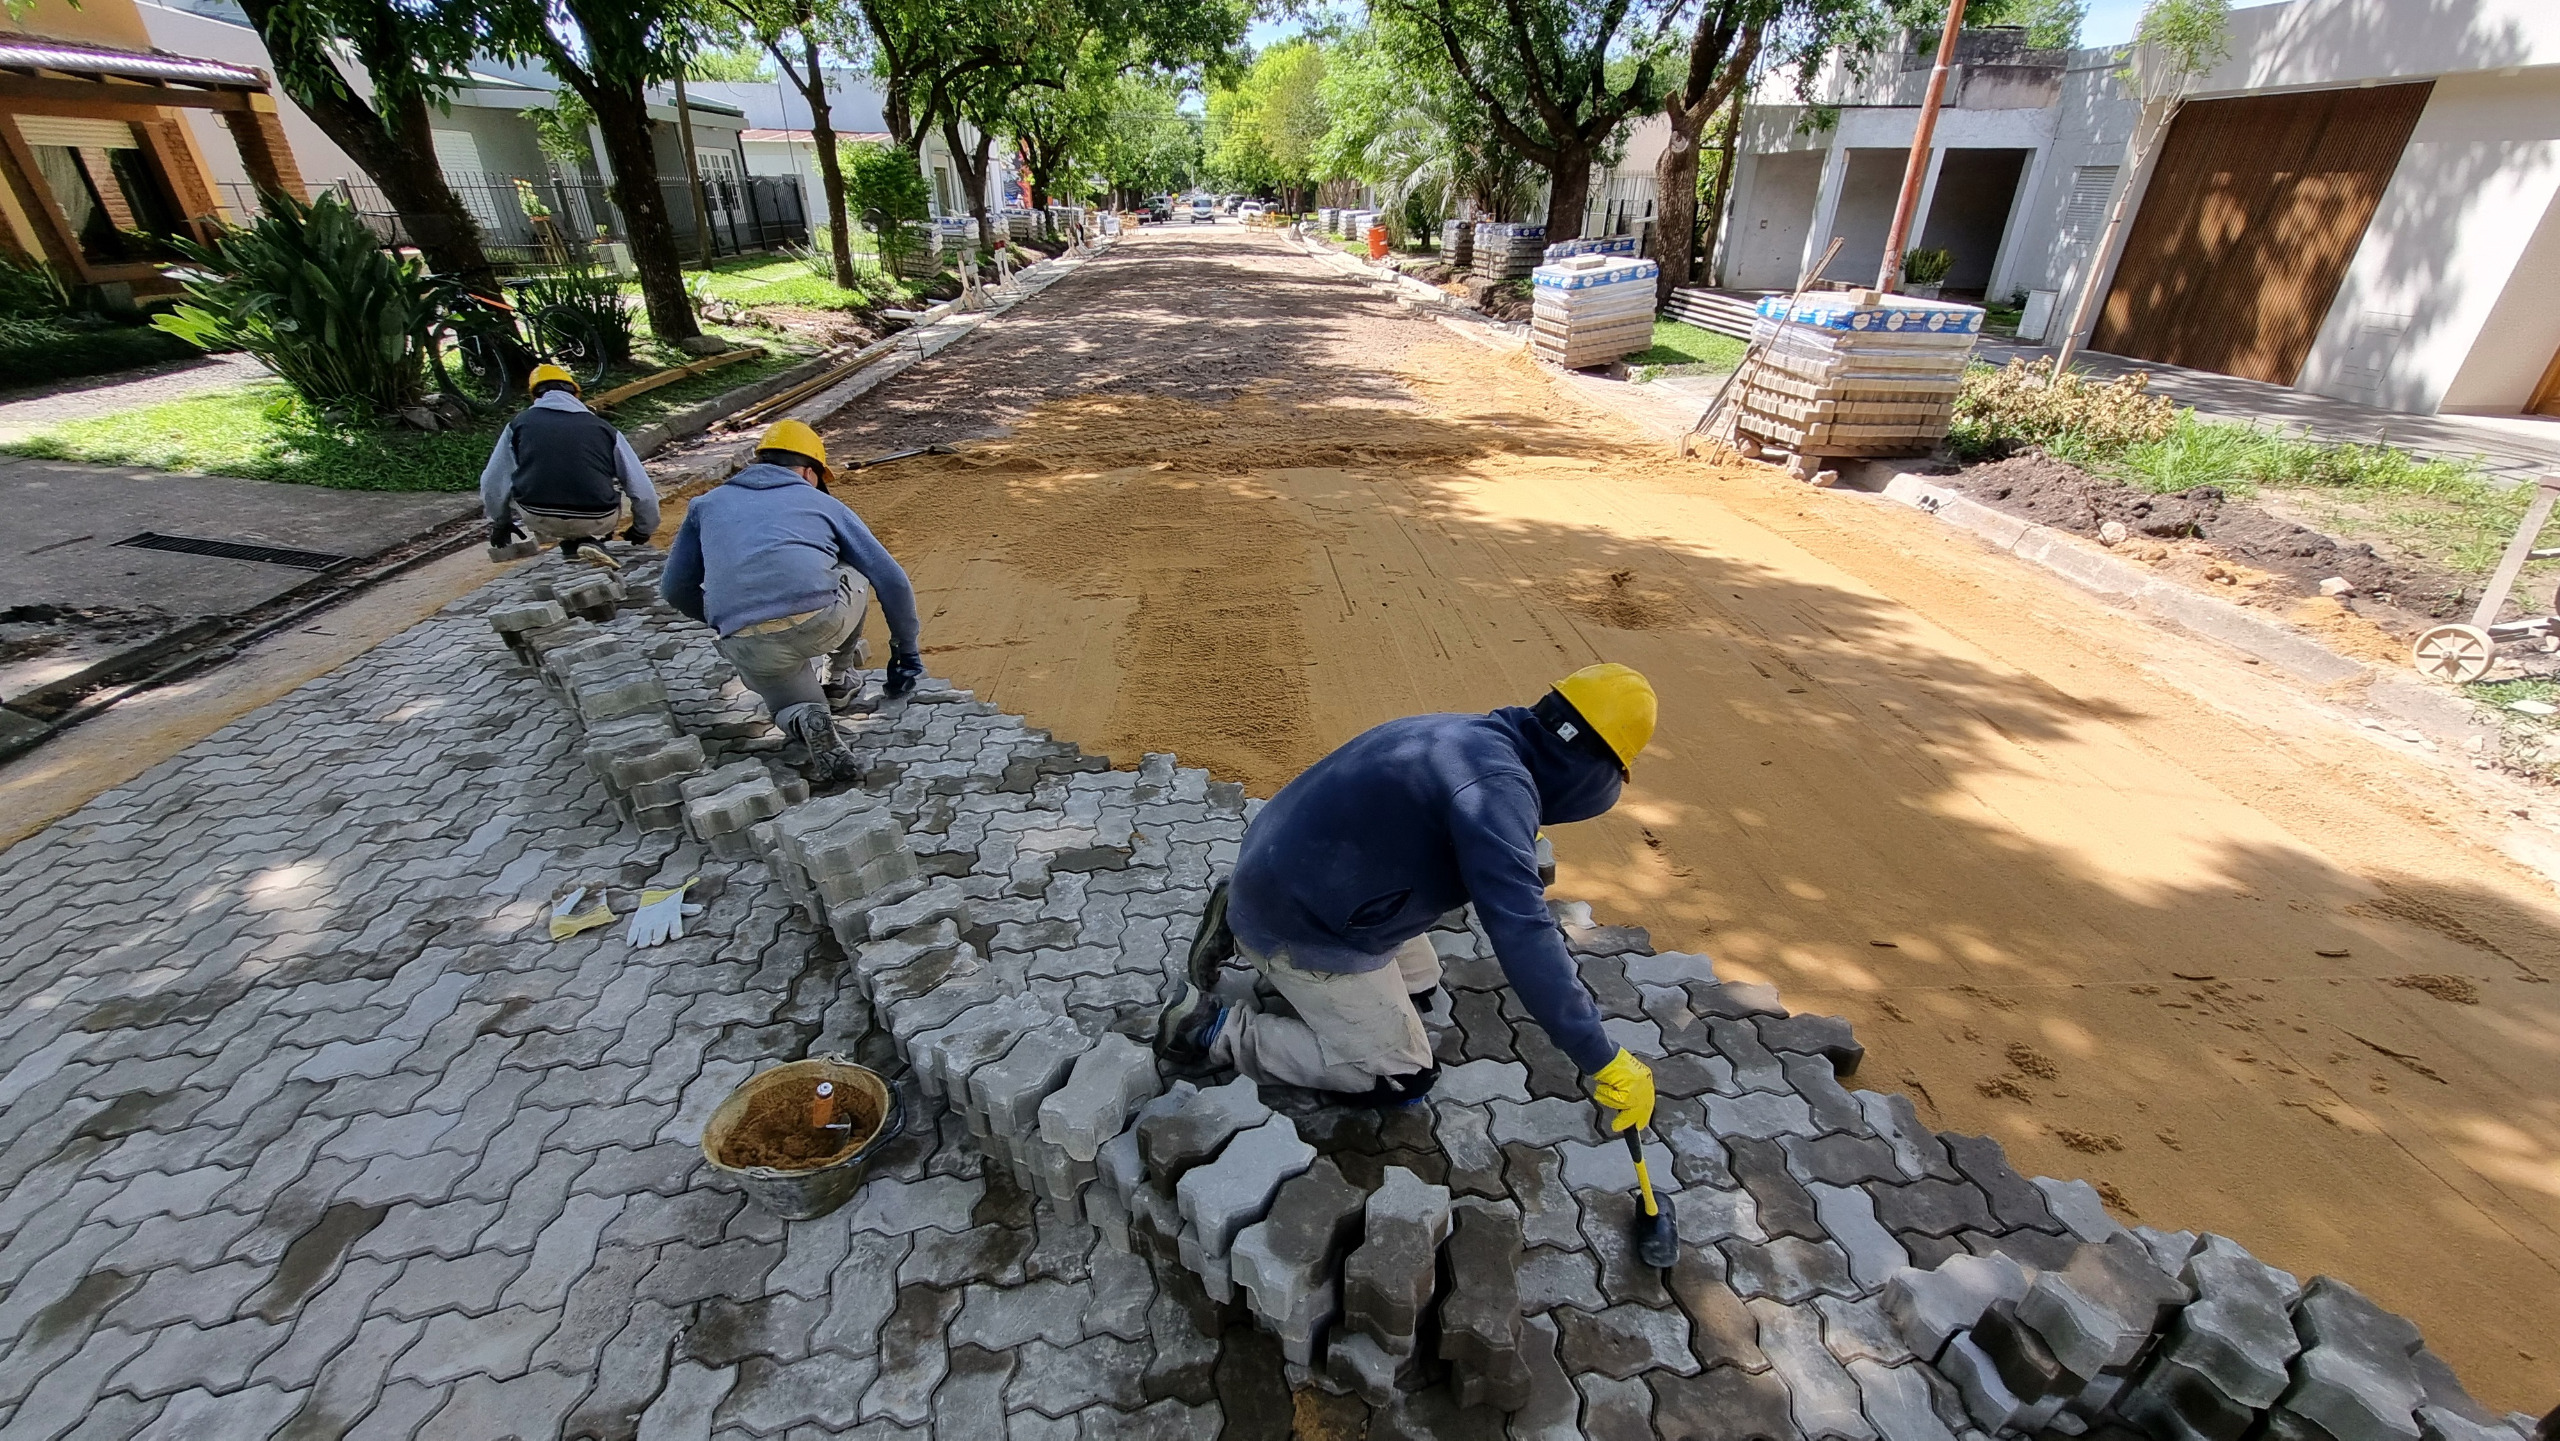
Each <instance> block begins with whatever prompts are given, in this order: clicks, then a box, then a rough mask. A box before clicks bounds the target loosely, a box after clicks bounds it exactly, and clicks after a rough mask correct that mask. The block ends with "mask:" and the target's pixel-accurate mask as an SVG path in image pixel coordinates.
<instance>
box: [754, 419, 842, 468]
mask: <svg viewBox="0 0 2560 1441" xmlns="http://www.w3.org/2000/svg"><path fill="white" fill-rule="evenodd" d="M756 449H758V450H787V451H789V452H791V453H792V454H793V455H805V456H807V457H809V458H810V459H811V460H814V461H816V462H817V463H818V474H819V475H820V476H821V477H823V478H825V479H827V480H833V479H835V472H834V471H832V470H829V469H827V443H826V442H825V441H823V440H820V439H819V438H818V432H816V431H814V430H811V429H810V428H809V423H808V422H807V421H805V420H777V421H775V422H774V423H773V424H772V425H771V426H769V427H767V428H766V430H765V433H764V436H763V438H761V439H759V440H758V441H757V442H756Z"/></svg>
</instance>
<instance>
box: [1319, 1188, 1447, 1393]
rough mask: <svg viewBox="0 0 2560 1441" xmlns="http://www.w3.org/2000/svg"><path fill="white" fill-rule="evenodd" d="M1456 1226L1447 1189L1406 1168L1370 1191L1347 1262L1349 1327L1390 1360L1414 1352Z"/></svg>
mask: <svg viewBox="0 0 2560 1441" xmlns="http://www.w3.org/2000/svg"><path fill="white" fill-rule="evenodd" d="M1449 1224H1450V1214H1449V1192H1448V1190H1447V1188H1445V1187H1441V1186H1433V1185H1427V1184H1425V1183H1424V1182H1423V1181H1422V1179H1421V1178H1420V1177H1418V1176H1416V1175H1414V1174H1413V1172H1411V1171H1409V1170H1406V1169H1405V1168H1404V1167H1402V1166H1390V1167H1388V1168H1387V1170H1386V1176H1385V1179H1384V1181H1383V1182H1382V1183H1381V1184H1380V1186H1379V1187H1378V1189H1377V1190H1375V1191H1372V1192H1370V1193H1369V1200H1368V1205H1367V1208H1366V1211H1365V1215H1364V1219H1363V1221H1362V1226H1361V1240H1360V1244H1359V1246H1358V1247H1357V1248H1356V1249H1354V1250H1353V1251H1352V1252H1351V1254H1350V1256H1348V1257H1347V1258H1346V1259H1345V1260H1344V1261H1343V1263H1342V1301H1343V1325H1344V1326H1345V1328H1347V1329H1349V1330H1354V1331H1358V1332H1360V1333H1361V1334H1364V1335H1366V1336H1368V1337H1369V1338H1370V1339H1371V1340H1373V1341H1376V1342H1377V1343H1378V1345H1379V1346H1380V1347H1382V1348H1383V1349H1385V1350H1386V1351H1387V1352H1388V1353H1389V1354H1390V1355H1393V1356H1397V1357H1403V1356H1409V1355H1411V1354H1412V1353H1413V1347H1414V1340H1415V1330H1416V1328H1417V1326H1418V1325H1419V1324H1420V1322H1421V1319H1422V1312H1423V1308H1424V1307H1425V1306H1426V1305H1427V1304H1429V1302H1430V1299H1431V1292H1432V1286H1433V1280H1434V1277H1433V1270H1434V1266H1435V1264H1436V1261H1437V1258H1438V1255H1439V1250H1440V1244H1441V1242H1443V1241H1445V1240H1447V1239H1448V1236H1449Z"/></svg>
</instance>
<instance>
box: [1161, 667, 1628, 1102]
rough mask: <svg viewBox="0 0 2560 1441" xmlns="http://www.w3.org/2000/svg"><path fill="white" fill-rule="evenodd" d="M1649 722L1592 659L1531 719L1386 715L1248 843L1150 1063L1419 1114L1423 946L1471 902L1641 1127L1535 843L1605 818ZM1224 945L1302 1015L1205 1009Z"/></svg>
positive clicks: (1616, 670)
mask: <svg viewBox="0 0 2560 1441" xmlns="http://www.w3.org/2000/svg"><path fill="white" fill-rule="evenodd" d="M1653 723H1654V695H1653V687H1652V686H1651V685H1650V684H1649V683H1648V682H1647V681H1646V680H1645V678H1644V677H1643V676H1641V675H1638V674H1637V673H1636V672H1634V671H1632V670H1630V669H1628V668H1627V667H1625V666H1622V665H1595V666H1587V667H1585V668H1583V669H1581V670H1578V671H1575V672H1574V673H1573V674H1572V675H1569V676H1566V677H1565V678H1564V679H1563V680H1560V681H1558V682H1556V684H1555V687H1554V688H1553V689H1552V690H1550V691H1548V692H1547V694H1546V695H1545V696H1544V697H1543V698H1542V699H1540V700H1539V702H1538V703H1537V704H1536V705H1534V706H1529V707H1526V708H1523V707H1519V706H1506V707H1504V708H1503V709H1501V710H1497V711H1495V712H1493V713H1492V714H1490V715H1424V716H1410V717H1407V718H1405V719H1403V720H1395V721H1389V722H1387V723H1386V724H1385V725H1382V726H1379V727H1377V728H1376V729H1374V730H1371V731H1368V732H1365V733H1363V734H1362V735H1359V736H1357V737H1355V738H1353V739H1352V740H1351V741H1350V742H1349V743H1348V744H1346V745H1344V746H1343V747H1342V748H1341V749H1339V750H1337V751H1335V752H1333V753H1332V754H1331V755H1328V756H1326V757H1325V758H1324V759H1322V760H1320V761H1317V762H1316V763H1315V764H1314V765H1313V766H1310V767H1308V768H1307V770H1306V772H1305V773H1304V774H1302V775H1300V776H1299V777H1298V778H1297V779H1296V780H1293V781H1291V782H1289V784H1288V785H1286V786H1284V787H1282V788H1281V791H1280V794H1278V795H1276V796H1274V797H1272V798H1271V803H1270V804H1269V805H1267V806H1265V807H1263V809H1262V812H1261V814H1260V815H1258V816H1256V817H1255V818H1254V821H1253V825H1252V827H1251V828H1250V829H1248V830H1247V831H1246V832H1245V837H1244V846H1243V849H1242V850H1241V851H1240V852H1239V853H1238V855H1237V857H1236V866H1235V873H1234V875H1233V876H1232V877H1231V878H1230V880H1229V882H1228V884H1227V885H1226V886H1225V887H1222V888H1221V889H1220V891H1218V892H1216V893H1213V894H1212V895H1211V897H1210V903H1209V914H1208V916H1207V917H1206V918H1205V920H1204V922H1203V924H1202V927H1201V935H1200V938H1199V940H1198V941H1197V942H1196V943H1195V949H1194V961H1193V967H1192V973H1191V975H1190V977H1189V978H1188V979H1186V980H1185V981H1184V982H1182V983H1181V984H1180V985H1179V987H1178V988H1177V990H1176V994H1175V996H1174V999H1173V1001H1172V1003H1171V1004H1169V1005H1168V1006H1166V1008H1165V1010H1164V1014H1163V1016H1162V1018H1161V1019H1160V1020H1159V1022H1158V1026H1157V1033H1156V1046H1157V1050H1158V1051H1159V1053H1161V1054H1162V1055H1163V1056H1164V1057H1165V1059H1166V1060H1168V1061H1170V1062H1172V1063H1173V1064H1175V1065H1177V1066H1201V1065H1213V1066H1232V1067H1233V1068H1234V1069H1235V1070H1236V1071H1237V1072H1238V1073H1239V1074H1242V1075H1246V1076H1250V1077H1252V1078H1253V1079H1254V1080H1256V1081H1274V1082H1279V1083H1282V1084H1285V1085H1293V1086H1305V1087H1309V1088H1312V1089H1315V1090H1321V1091H1334V1092H1339V1093H1342V1094H1343V1095H1345V1096H1346V1097H1352V1098H1356V1099H1359V1100H1362V1101H1365V1102H1367V1103H1369V1104H1376V1105H1400V1104H1406V1103H1409V1102H1412V1101H1415V1100H1418V1099H1420V1098H1421V1097H1422V1096H1423V1095H1424V1094H1425V1093H1427V1092H1428V1091H1429V1090H1430V1088H1431V1086H1432V1083H1433V1082H1435V1081H1436V1080H1438V1079H1439V1070H1438V1068H1437V1067H1436V1066H1435V1065H1433V1063H1432V1059H1431V1039H1430V1037H1429V1035H1428V1034H1426V1033H1425V1032H1424V1030H1423V1025H1422V1016H1421V1009H1422V1007H1424V1006H1426V1005H1427V1004H1428V1003H1429V1002H1430V1001H1431V1000H1433V999H1434V998H1435V992H1436V988H1437V986H1438V985H1439V983H1440V962H1439V958H1438V956H1437V955H1436V954H1435V953H1434V952H1433V950H1432V948H1431V938H1430V936H1429V934H1428V933H1429V931H1430V930H1431V928H1432V926H1434V925H1435V924H1437V923H1438V921H1439V920H1440V918H1441V917H1442V916H1444V915H1446V914H1448V913H1449V912H1451V911H1453V910H1456V909H1457V908H1458V907H1459V906H1461V905H1464V904H1466V903H1468V902H1470V901H1472V902H1473V903H1474V904H1475V908H1476V917H1477V919H1478V920H1479V921H1480V922H1482V924H1483V926H1484V929H1485V933H1486V934H1487V935H1488V936H1490V937H1491V938H1492V940H1493V945H1494V951H1495V954H1496V955H1497V956H1498V957H1499V958H1500V960H1501V963H1502V971H1503V975H1504V977H1505V978H1506V979H1507V980H1508V981H1509V982H1510V984H1511V988H1512V989H1513V990H1514V991H1516V992H1518V993H1519V996H1520V999H1521V1001H1522V1002H1523V1003H1524V1004H1525V1005H1526V1006H1527V1007H1528V1011H1529V1014H1530V1015H1531V1016H1532V1017H1533V1018H1535V1019H1536V1021H1537V1023H1538V1024H1539V1025H1540V1026H1542V1027H1544V1028H1545V1029H1546V1032H1547V1035H1548V1037H1549V1038H1550V1039H1552V1040H1553V1041H1554V1042H1555V1043H1556V1046H1557V1048H1558V1049H1559V1050H1561V1051H1563V1052H1564V1053H1565V1055H1566V1056H1568V1057H1570V1058H1571V1059H1572V1061H1573V1063H1574V1064H1575V1065H1576V1066H1579V1067H1580V1068H1581V1069H1582V1071H1583V1073H1584V1074H1585V1075H1587V1076H1589V1077H1591V1078H1592V1082H1593V1099H1595V1100H1596V1101H1598V1102H1599V1103H1600V1104H1601V1105H1602V1106H1603V1107H1606V1108H1607V1109H1609V1110H1611V1111H1613V1112H1616V1113H1617V1116H1616V1120H1615V1123H1614V1124H1615V1125H1616V1126H1617V1128H1619V1129H1624V1128H1625V1127H1626V1126H1629V1125H1636V1126H1641V1125H1644V1124H1646V1123H1647V1122H1648V1121H1649V1120H1650V1119H1651V1116H1652V1113H1653V1073H1652V1072H1651V1071H1650V1070H1649V1069H1648V1068H1647V1067H1646V1066H1645V1064H1644V1063H1643V1062H1641V1061H1639V1060H1637V1059H1636V1058H1635V1057H1634V1056H1632V1055H1629V1054H1628V1053H1627V1052H1626V1051H1624V1050H1622V1049H1620V1048H1619V1047H1618V1045H1617V1044H1616V1043H1615V1042H1613V1041H1611V1040H1610V1039H1609V1038H1608V1035H1607V1033H1606V1032H1604V1031H1603V1030H1602V1029H1601V1027H1600V1015H1599V1010H1598V1008H1597V1007H1595V1006H1594V1005H1593V1004H1592V1001H1591V993H1590V991H1589V990H1588V989H1587V988H1585V987H1584V985H1583V984H1582V978H1581V977H1580V975H1578V974H1577V973H1576V972H1575V970H1574V964H1573V957H1572V955H1571V954H1570V953H1569V952H1567V951H1566V949H1565V944H1564V935H1563V933H1562V932H1561V931H1560V930H1559V929H1558V928H1557V926H1556V923H1555V921H1554V919H1553V918H1552V917H1551V916H1550V914H1549V913H1548V910H1547V897H1546V888H1545V886H1544V885H1543V884H1541V883H1540V881H1539V878H1538V859H1537V836H1538V829H1539V827H1540V826H1542V825H1560V824H1563V823H1565V822H1568V821H1579V820H1588V819H1590V818H1591V817H1593V816H1596V815H1599V814H1600V813H1602V812H1603V811H1606V810H1608V809H1609V808H1610V807H1611V806H1613V805H1615V804H1617V800H1618V791H1619V787H1620V786H1621V785H1622V784H1623V783H1624V782H1625V780H1626V776H1627V766H1628V764H1629V762H1631V761H1633V760H1634V759H1635V756H1636V753H1637V752H1639V751H1641V750H1643V749H1644V747H1645V744H1646V742H1648V741H1649V740H1650V739H1651V738H1652V736H1653ZM1222 913H1223V914H1222ZM1230 951H1231V952H1232V954H1234V955H1235V956H1237V957H1238V958H1240V959H1241V960H1243V961H1245V962H1246V963H1247V964H1250V965H1251V966H1253V967H1254V969H1256V970H1257V971H1259V972H1261V974H1262V976H1263V978H1264V979H1265V980H1267V981H1268V982H1269V983H1270V985H1271V988H1272V989H1273V990H1275V991H1277V992H1278V993H1279V994H1280V996H1281V997H1282V998H1283V999H1285V1000H1286V1001H1287V1002H1288V1003H1289V1004H1290V1006H1291V1007H1292V1008H1294V1009H1295V1010H1296V1011H1297V1015H1296V1016H1295V1017H1294V1018H1293V1017H1289V1016H1282V1015H1276V1014H1266V1013H1262V1012H1259V1011H1255V1010H1252V1009H1250V1008H1242V1007H1230V1006H1227V1005H1223V1004H1221V1003H1219V1002H1218V1001H1217V1000H1216V998H1215V997H1213V996H1211V995H1209V994H1208V993H1207V992H1206V990H1205V989H1204V987H1205V985H1206V983H1207V982H1208V981H1209V980H1211V979H1212V978H1213V975H1214V971H1215V968H1216V964H1217V962H1218V961H1219V960H1220V959H1223V957H1224V955H1225V954H1227V953H1229V952H1230Z"/></svg>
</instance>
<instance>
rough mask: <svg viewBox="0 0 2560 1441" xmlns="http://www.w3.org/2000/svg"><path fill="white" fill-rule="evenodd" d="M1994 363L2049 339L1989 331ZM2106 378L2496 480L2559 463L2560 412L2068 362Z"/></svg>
mask: <svg viewBox="0 0 2560 1441" xmlns="http://www.w3.org/2000/svg"><path fill="white" fill-rule="evenodd" d="M1975 353H1976V354H1978V355H1979V356H1980V357H1981V358H1982V359H1984V360H1987V361H1989V362H1991V363H1992V364H1994V365H2006V364H2008V363H2009V362H2010V361H2012V360H2034V359H2036V358H2038V357H2041V356H2050V355H2052V354H2053V349H2052V347H2050V346H2041V345H2022V344H2020V343H2018V342H2017V341H2014V340H2007V339H2003V338H2001V337H1999V336H1993V335H1986V336H1984V337H1983V338H1982V343H1981V346H1980V347H1979V349H1978V350H1977V351H1976V352H1975ZM2073 363H2074V364H2075V365H2077V366H2080V367H2082V368H2085V369H2086V370H2088V371H2089V373H2090V374H2092V375H2096V376H2100V377H2102V378H2105V379H2110V380H2112V379H2114V378H2115V377H2117V376H2120V375H2130V374H2132V373H2133V372H2135V371H2137V370H2143V371H2149V372H2150V373H2151V389H2152V390H2153V392H2154V393H2156V394H2160V395H2165V396H2167V397H2169V398H2170V399H2171V400H2174V401H2176V402H2177V403H2178V404H2180V405H2188V406H2193V407H2195V409H2196V411H2197V412H2198V413H2199V414H2203V415H2209V416H2213V417H2215V418H2217V419H2221V420H2237V421H2245V422H2247V423H2249V424H2251V425H2258V426H2271V427H2275V428H2278V429H2283V430H2288V431H2292V432H2294V433H2297V434H2305V435H2309V436H2310V437H2311V438H2312V439H2314V440H2325V441H2331V442H2337V443H2342V444H2343V443H2352V444H2357V445H2371V444H2375V443H2378V442H2379V443H2388V444H2391V445H2396V446H2398V447H2400V448H2401V449H2403V450H2407V451H2412V452H2415V453H2416V454H2418V455H2422V456H2427V457H2430V458H2441V459H2446V460H2465V459H2470V458H2472V457H2475V456H2476V457H2478V458H2479V459H2480V460H2481V461H2482V463H2483V465H2484V467H2485V468H2486V469H2487V471H2488V473H2489V475H2490V476H2491V477H2492V478H2493V479H2496V480H2498V481H2501V482H2509V483H2523V482H2528V481H2530V480H2532V479H2533V478H2534V477H2536V476H2540V475H2545V474H2549V473H2551V472H2554V471H2560V420H2542V419H2537V418H2535V417H2532V416H2504V415H2413V414H2410V413H2408V412H2406V411H2398V410H2380V409H2377V408H2375V407H2373V406H2370V405H2358V404H2356V403H2355V402H2354V401H2351V400H2336V399H2332V398H2331V397H2329V396H2325V395H2314V394H2312V393H2311V392H2309V391H2307V390H2295V389H2293V388H2292V387H2291V386H2284V385H2269V384H2267V383H2266V382H2265V381H2260V380H2242V379H2240V378H2239V377H2237V376H2231V375H2215V374H2214V373H2212V372H2211V371H2205V370H2189V369H2187V368H2185V367H2184V366H2177V365H2161V364H2157V363H2155V362H2152V361H2148V360H2127V359H2125V358H2124V357H2123V356H2120V355H2102V354H2100V353H2098V352H2096V351H2083V352H2081V354H2080V356H2079V358H2078V359H2077V360H2076V361H2074V362H2073Z"/></svg>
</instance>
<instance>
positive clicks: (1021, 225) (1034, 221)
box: [1004, 205, 1039, 240]
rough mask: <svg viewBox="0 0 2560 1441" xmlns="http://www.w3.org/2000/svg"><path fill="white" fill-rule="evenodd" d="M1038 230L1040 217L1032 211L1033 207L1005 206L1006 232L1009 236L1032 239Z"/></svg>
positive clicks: (1018, 238) (1016, 238) (1017, 238)
mask: <svg viewBox="0 0 2560 1441" xmlns="http://www.w3.org/2000/svg"><path fill="white" fill-rule="evenodd" d="M1038 230H1039V218H1038V217H1037V216H1035V215H1033V214H1032V213H1031V207H1029V206H1027V205H1008V206H1006V207H1005V208H1004V233H1005V234H1006V236H1008V237H1009V238H1011V239H1014V240H1031V239H1033V238H1035V236H1036V234H1037V232H1038Z"/></svg>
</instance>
